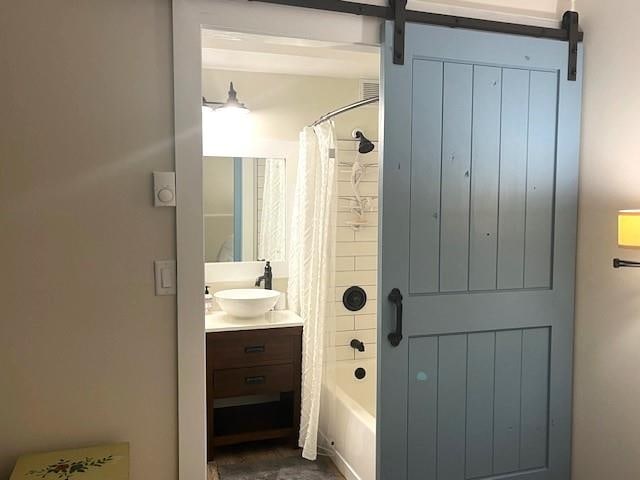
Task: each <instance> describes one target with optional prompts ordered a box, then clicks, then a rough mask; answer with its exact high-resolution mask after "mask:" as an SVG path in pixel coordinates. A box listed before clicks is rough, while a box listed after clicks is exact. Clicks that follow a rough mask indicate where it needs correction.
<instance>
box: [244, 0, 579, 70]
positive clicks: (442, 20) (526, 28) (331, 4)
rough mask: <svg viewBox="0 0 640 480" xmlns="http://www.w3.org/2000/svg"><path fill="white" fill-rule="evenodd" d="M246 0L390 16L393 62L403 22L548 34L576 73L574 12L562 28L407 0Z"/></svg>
mask: <svg viewBox="0 0 640 480" xmlns="http://www.w3.org/2000/svg"><path fill="white" fill-rule="evenodd" d="M248 1H250V2H263V3H273V4H276V5H288V6H291V7H302V8H311V9H315V10H326V11H329V12H338V13H350V14H352V15H362V16H366V17H376V18H382V19H384V20H393V21H394V23H395V28H394V35H393V63H395V64H397V65H403V64H404V43H405V42H404V37H405V31H406V28H405V27H406V23H407V22H413V23H422V24H427V25H438V26H441V27H451V28H465V29H469V30H480V31H484V32H496V33H506V34H509V35H523V36H528V37H537V38H549V39H551V40H560V41H565V42H567V43H568V44H569V60H568V62H569V63H568V68H567V77H568V79H569V80H571V81H575V80H576V78H577V74H578V43H579V42H581V41H582V40H583V38H584V34H583V32H581V31H580V25H579V18H578V13H577V12H572V11H568V12H565V14H564V16H563V17H562V28H546V27H536V26H533V25H521V24H519V23H506V22H495V21H493V20H482V19H478V18H468V17H456V16H454V15H441V14H439V13H429V12H418V11H415V10H407V0H389V6H387V7H383V6H380V5H367V4H364V3H358V2H351V1H346V0H248Z"/></svg>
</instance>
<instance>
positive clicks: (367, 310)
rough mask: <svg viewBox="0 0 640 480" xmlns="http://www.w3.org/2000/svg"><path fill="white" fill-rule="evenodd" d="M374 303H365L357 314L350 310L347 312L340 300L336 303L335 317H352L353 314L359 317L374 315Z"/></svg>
mask: <svg viewBox="0 0 640 480" xmlns="http://www.w3.org/2000/svg"><path fill="white" fill-rule="evenodd" d="M376 310H377V308H376V302H371V301H367V303H366V305H365V306H364V307H363V308H362V309H361V310H358V311H357V312H352V311H351V310H347V308H346V307H345V306H344V305H343V304H342V300H340V301H339V302H336V315H339V316H344V315H353V314H355V313H357V314H360V315H371V314H374V313H376Z"/></svg>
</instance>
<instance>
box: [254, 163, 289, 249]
mask: <svg viewBox="0 0 640 480" xmlns="http://www.w3.org/2000/svg"><path fill="white" fill-rule="evenodd" d="M285 183H286V169H285V162H284V161H283V160H282V159H281V158H267V159H266V160H265V167H264V191H263V197H262V214H261V217H260V219H261V220H260V231H259V236H258V258H259V259H264V260H270V261H282V260H284V245H285V215H286V205H285V202H286V192H285Z"/></svg>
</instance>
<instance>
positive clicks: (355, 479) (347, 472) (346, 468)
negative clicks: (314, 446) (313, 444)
mask: <svg viewBox="0 0 640 480" xmlns="http://www.w3.org/2000/svg"><path fill="white" fill-rule="evenodd" d="M318 437H319V438H320V442H318V443H319V444H320V445H323V446H325V445H326V447H324V448H325V449H326V450H327V451H329V455H330V458H331V460H332V461H333V463H334V465H335V466H336V468H337V469H338V471H339V472H340V473H341V474H342V476H343V477H344V478H345V479H346V480H362V479H361V478H360V476H359V475H358V474H357V473H356V472H355V471H354V470H353V468H351V465H349V463H347V461H346V460H345V459H344V457H343V456H342V455H340V452H338V451H337V450H336V449H335V448H334V447H333V446H332V445H331V442H330V441H329V439H328V438H327V437H326V436H325V435H324V434H323V433H322V432H320V431H319V432H318Z"/></svg>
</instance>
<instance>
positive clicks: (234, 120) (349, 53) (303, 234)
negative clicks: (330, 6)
mask: <svg viewBox="0 0 640 480" xmlns="http://www.w3.org/2000/svg"><path fill="white" fill-rule="evenodd" d="M201 45H202V97H203V106H202V115H203V116H202V143H203V170H202V171H203V190H202V192H203V199H202V201H203V203H202V205H203V219H202V221H203V230H204V264H203V269H204V280H205V285H206V287H207V292H209V295H208V296H206V298H205V310H206V312H205V330H206V357H207V366H206V385H207V460H208V462H209V468H208V473H209V478H210V479H216V478H220V479H221V480H227V479H229V480H232V479H239V478H254V477H256V476H259V475H269V474H271V473H274V474H276V473H277V472H282V471H287V472H294V473H295V474H297V475H299V476H300V478H305V477H304V475H307V474H309V475H311V474H313V475H316V476H313V477H311V478H327V479H342V478H347V479H351V478H360V479H362V480H373V479H375V470H376V458H375V451H376V440H375V430H376V428H375V424H376V420H375V406H376V398H375V397H376V352H377V345H376V343H377V332H376V330H377V298H378V294H377V283H378V282H377V270H378V240H377V239H378V211H379V210H378V189H379V182H378V178H379V157H380V149H379V143H378V138H379V135H378V133H379V127H378V126H379V105H378V101H377V99H378V97H379V94H380V93H379V88H380V87H379V85H380V48H379V47H378V46H370V45H361V44H347V43H341V42H328V41H316V40H302V39H299V38H291V37H276V36H267V35H257V34H247V33H238V32H229V31H221V30H215V29H210V28H203V29H202V30H201ZM305 258H306V259H309V258H311V259H312V260H314V259H315V260H314V261H311V262H305V261H304V260H303V259H305ZM267 262H268V263H267ZM258 280H259V281H258ZM264 290H271V292H276V293H274V294H264V293H263V291H264ZM240 292H244V293H240ZM258 292H260V293H258ZM238 295H244V297H243V299H241V300H238V299H237V296H238ZM256 296H260V297H261V299H262V301H263V302H266V303H265V304H264V305H265V306H264V307H263V308H266V309H267V310H268V311H267V313H263V312H259V316H258V319H257V320H256V317H255V316H252V317H251V318H248V317H249V316H248V315H244V316H243V314H242V312H241V311H240V310H241V309H242V308H245V306H246V302H249V301H250V302H253V303H255V304H257V303H258V300H257V299H256V298H255V297H256ZM265 296H266V297H268V298H271V299H273V300H272V302H273V304H268V302H269V300H264V298H263V297H265ZM232 297H233V298H232ZM234 302H235V303H234ZM243 302H244V303H243ZM238 304H242V305H241V307H240V310H234V308H236V307H237V305H238ZM299 447H302V448H299ZM303 457H304V458H303ZM354 475H355V476H354Z"/></svg>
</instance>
